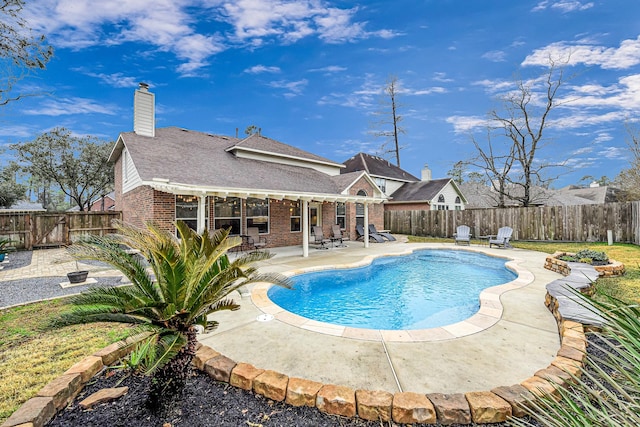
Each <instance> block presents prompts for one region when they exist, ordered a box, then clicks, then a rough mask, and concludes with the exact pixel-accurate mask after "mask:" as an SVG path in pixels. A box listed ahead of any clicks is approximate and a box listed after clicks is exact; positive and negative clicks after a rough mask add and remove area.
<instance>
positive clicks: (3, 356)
mask: <svg viewBox="0 0 640 427" xmlns="http://www.w3.org/2000/svg"><path fill="white" fill-rule="evenodd" d="M69 309H70V306H69V305H68V304H67V303H66V302H65V300H53V301H45V302H39V303H35V304H29V305H25V306H21V307H14V308H10V309H6V310H2V311H0V337H1V338H0V424H2V423H3V422H4V421H5V420H6V419H7V418H8V417H9V415H11V414H12V413H13V412H14V411H15V410H17V409H18V407H20V405H22V404H23V403H24V402H26V401H27V400H29V399H30V398H31V397H33V396H35V394H36V393H37V392H38V391H39V390H40V389H41V388H42V387H43V386H45V385H46V384H47V383H48V382H49V381H51V380H53V379H54V378H56V377H58V376H60V375H61V374H62V373H63V372H64V371H66V370H67V369H68V368H69V367H71V366H72V365H73V364H74V363H76V362H79V361H80V360H82V359H83V358H84V357H86V356H88V355H90V354H92V353H93V352H95V351H96V350H99V349H101V348H103V347H105V346H107V345H108V344H111V343H113V342H116V341H118V340H121V339H123V338H125V337H126V336H128V335H130V334H131V329H130V328H128V327H127V326H124V325H118V324H113V323H110V324H107V323H94V324H90V325H73V326H67V327H64V328H55V329H52V328H51V327H50V326H49V325H48V323H49V321H50V320H51V319H53V318H54V317H56V316H58V315H59V314H60V313H63V312H64V311H67V310H69Z"/></svg>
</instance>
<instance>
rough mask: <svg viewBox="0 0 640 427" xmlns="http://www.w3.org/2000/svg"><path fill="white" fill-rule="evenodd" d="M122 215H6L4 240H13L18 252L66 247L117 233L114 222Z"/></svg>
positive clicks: (1, 222) (0, 222)
mask: <svg viewBox="0 0 640 427" xmlns="http://www.w3.org/2000/svg"><path fill="white" fill-rule="evenodd" d="M121 218H122V213H121V212H116V211H109V212H6V213H5V212H2V213H0V237H6V238H9V239H11V240H13V241H14V242H15V243H14V244H13V245H14V246H15V247H16V248H18V249H37V248H45V247H53V246H64V245H69V244H70V243H72V242H73V241H74V240H75V239H76V238H77V237H79V236H82V235H86V234H95V235H98V236H103V235H105V234H108V233H113V232H114V231H115V229H114V228H113V226H112V224H111V223H112V221H113V220H114V219H121Z"/></svg>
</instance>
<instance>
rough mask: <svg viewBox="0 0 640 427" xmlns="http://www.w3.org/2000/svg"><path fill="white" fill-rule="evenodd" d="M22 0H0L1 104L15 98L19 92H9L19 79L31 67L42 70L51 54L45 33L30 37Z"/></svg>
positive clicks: (25, 74) (51, 49) (31, 68)
mask: <svg viewBox="0 0 640 427" xmlns="http://www.w3.org/2000/svg"><path fill="white" fill-rule="evenodd" d="M23 7H24V1H23V0H1V1H0V63H1V64H2V67H1V69H2V70H3V73H4V74H2V79H1V80H0V81H2V82H3V83H2V86H1V87H0V105H6V104H8V103H9V102H11V101H16V100H18V99H20V98H22V97H23V96H28V95H25V94H22V95H13V96H12V95H10V93H11V91H12V89H13V88H14V86H15V85H16V83H17V82H18V81H20V80H21V79H23V78H24V77H26V76H27V75H28V74H29V72H30V71H31V70H34V69H35V70H38V69H40V70H42V69H44V68H45V65H46V63H47V62H48V61H49V59H51V57H52V56H53V48H52V47H51V46H50V45H48V44H47V42H46V38H45V37H44V36H39V37H33V36H32V35H31V29H30V28H29V27H28V25H27V22H26V21H25V20H24V18H22V16H21V12H22V8H23Z"/></svg>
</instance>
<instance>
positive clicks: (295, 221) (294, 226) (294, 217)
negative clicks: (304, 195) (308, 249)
mask: <svg viewBox="0 0 640 427" xmlns="http://www.w3.org/2000/svg"><path fill="white" fill-rule="evenodd" d="M289 203H290V205H289V216H290V217H291V231H292V232H293V231H300V230H301V229H302V228H301V225H300V212H301V211H300V201H299V200H297V201H295V202H289Z"/></svg>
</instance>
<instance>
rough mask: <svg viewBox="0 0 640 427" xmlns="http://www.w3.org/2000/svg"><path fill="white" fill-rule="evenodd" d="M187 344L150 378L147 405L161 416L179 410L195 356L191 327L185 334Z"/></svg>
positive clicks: (194, 343)
mask: <svg viewBox="0 0 640 427" xmlns="http://www.w3.org/2000/svg"><path fill="white" fill-rule="evenodd" d="M186 335H187V344H186V345H185V346H184V347H182V349H181V350H180V351H179V352H178V354H177V355H176V357H174V358H173V359H171V360H170V361H169V362H168V363H167V364H166V365H164V366H163V367H162V368H160V369H158V371H156V373H155V374H154V375H153V377H152V378H151V388H150V390H149V396H148V399H147V405H148V407H149V408H151V409H152V410H153V411H154V412H157V413H159V414H162V415H167V414H172V413H174V412H176V411H177V410H179V408H180V404H181V402H182V391H183V390H184V387H185V385H186V383H187V379H188V378H189V375H190V374H191V361H192V360H193V357H194V356H195V354H196V345H197V343H198V340H197V338H196V330H195V328H194V327H193V326H191V327H190V328H189V329H188V330H187V332H186Z"/></svg>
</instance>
